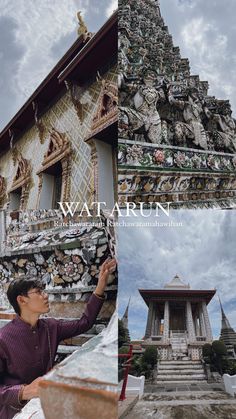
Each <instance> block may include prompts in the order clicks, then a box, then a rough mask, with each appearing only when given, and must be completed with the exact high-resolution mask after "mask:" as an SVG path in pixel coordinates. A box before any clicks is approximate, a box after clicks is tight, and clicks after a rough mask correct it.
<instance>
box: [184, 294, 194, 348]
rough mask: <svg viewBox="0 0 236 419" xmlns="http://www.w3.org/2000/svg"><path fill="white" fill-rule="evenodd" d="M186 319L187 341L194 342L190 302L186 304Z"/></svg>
mask: <svg viewBox="0 0 236 419" xmlns="http://www.w3.org/2000/svg"><path fill="white" fill-rule="evenodd" d="M186 317H187V330H188V339H189V342H190V343H191V342H194V341H195V340H196V336H195V331H194V323H193V313H192V306H191V302H190V301H187V302H186Z"/></svg>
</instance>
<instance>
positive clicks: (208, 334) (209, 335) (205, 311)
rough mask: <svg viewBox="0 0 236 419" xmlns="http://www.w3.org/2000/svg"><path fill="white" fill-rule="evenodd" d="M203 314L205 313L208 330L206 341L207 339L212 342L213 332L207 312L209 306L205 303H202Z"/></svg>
mask: <svg viewBox="0 0 236 419" xmlns="http://www.w3.org/2000/svg"><path fill="white" fill-rule="evenodd" d="M202 313H203V318H204V323H205V329H206V339H207V341H210V342H211V341H212V340H213V338H212V331H211V324H210V320H209V316H208V311H207V305H206V302H205V301H203V302H202Z"/></svg>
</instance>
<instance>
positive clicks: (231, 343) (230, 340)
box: [220, 301, 236, 358]
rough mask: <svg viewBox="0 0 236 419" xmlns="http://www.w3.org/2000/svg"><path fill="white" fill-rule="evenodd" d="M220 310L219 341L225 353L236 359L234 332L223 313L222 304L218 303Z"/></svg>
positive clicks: (235, 333)
mask: <svg viewBox="0 0 236 419" xmlns="http://www.w3.org/2000/svg"><path fill="white" fill-rule="evenodd" d="M220 308H221V332H220V340H222V341H223V342H224V344H225V346H226V348H227V352H228V354H229V355H231V356H233V357H234V358H235V357H236V354H235V352H236V351H235V349H236V332H235V330H234V329H233V328H232V327H231V325H230V322H229V320H228V318H227V317H226V314H225V312H224V309H223V306H222V303H221V301H220Z"/></svg>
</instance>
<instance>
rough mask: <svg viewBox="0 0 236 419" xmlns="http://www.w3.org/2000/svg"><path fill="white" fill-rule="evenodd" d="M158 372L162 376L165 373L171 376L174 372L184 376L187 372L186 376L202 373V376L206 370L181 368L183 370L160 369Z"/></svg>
mask: <svg viewBox="0 0 236 419" xmlns="http://www.w3.org/2000/svg"><path fill="white" fill-rule="evenodd" d="M158 372H160V373H161V374H164V372H165V374H171V373H172V372H173V373H174V374H175V373H176V374H177V373H178V374H184V373H185V372H186V374H189V373H193V374H194V373H195V374H198V373H201V374H204V369H203V368H181V369H178V368H171V369H170V368H169V369H168V368H158Z"/></svg>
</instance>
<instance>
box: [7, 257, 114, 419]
mask: <svg viewBox="0 0 236 419" xmlns="http://www.w3.org/2000/svg"><path fill="white" fill-rule="evenodd" d="M115 267H116V261H115V260H114V259H107V260H106V261H105V262H104V263H103V264H102V266H101V270H100V273H99V279H98V283H97V287H96V290H95V292H94V293H93V294H92V296H91V297H90V299H89V301H88V303H87V307H86V310H85V312H84V313H83V315H82V317H81V318H80V319H79V320H56V319H53V318H43V319H39V317H40V315H41V314H45V313H48V312H49V310H50V309H49V303H48V296H47V293H46V292H45V291H44V289H43V287H42V283H41V281H40V280H39V279H37V278H36V279H35V278H34V279H26V278H24V279H19V280H14V281H12V282H11V283H10V285H9V288H8V291H7V296H8V299H9V301H10V303H11V305H12V306H13V308H14V310H15V312H16V313H17V317H16V318H15V319H14V320H12V321H11V322H10V323H9V324H7V325H6V326H4V327H3V328H2V329H0V418H1V419H11V418H13V416H14V415H15V414H16V413H17V412H18V411H20V410H21V409H22V407H23V406H24V405H25V403H26V402H27V401H28V400H30V399H32V398H34V397H38V384H39V381H40V380H41V379H42V376H43V375H44V374H46V372H48V371H49V370H50V369H51V368H52V367H53V362H54V359H55V355H56V352H57V347H58V345H59V342H60V341H61V340H63V339H67V338H71V337H74V336H77V335H79V334H80V333H84V332H86V331H87V330H89V329H90V328H91V327H92V325H93V324H94V322H95V320H96V317H97V315H98V313H99V311H100V309H101V306H102V304H103V301H104V296H103V295H104V290H105V287H106V285H107V279H108V276H109V273H111V272H113V271H114V270H115Z"/></svg>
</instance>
